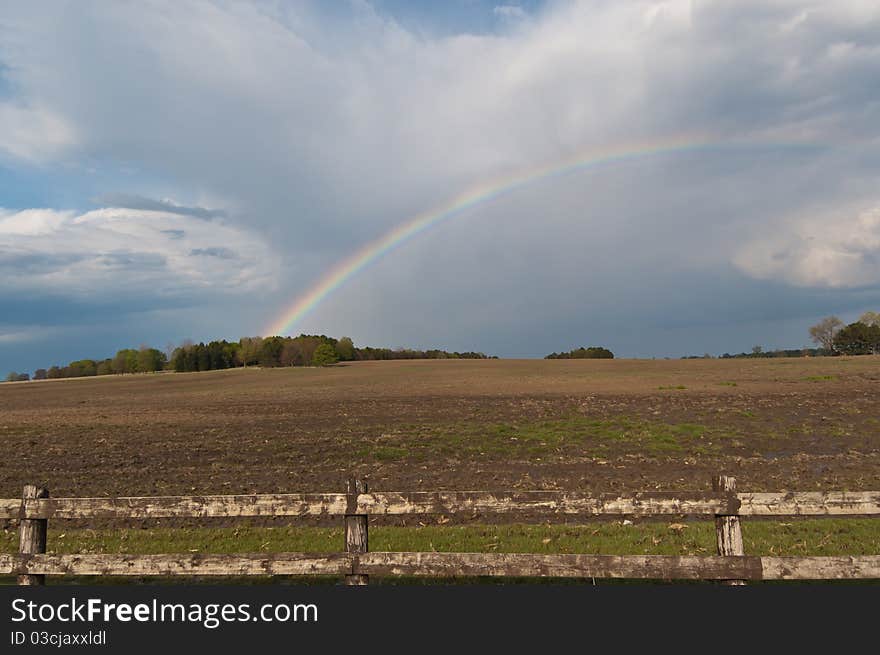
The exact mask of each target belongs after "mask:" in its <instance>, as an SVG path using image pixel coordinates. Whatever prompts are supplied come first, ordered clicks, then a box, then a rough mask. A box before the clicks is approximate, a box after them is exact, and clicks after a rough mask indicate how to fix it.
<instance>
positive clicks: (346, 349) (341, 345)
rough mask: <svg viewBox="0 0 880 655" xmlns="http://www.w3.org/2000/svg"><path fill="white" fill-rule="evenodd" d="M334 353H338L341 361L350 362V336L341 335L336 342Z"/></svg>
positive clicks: (351, 356)
mask: <svg viewBox="0 0 880 655" xmlns="http://www.w3.org/2000/svg"><path fill="white" fill-rule="evenodd" d="M336 354H337V355H339V361H341V362H350V361H352V360H353V359H354V342H353V341H352V340H351V337H342V338H341V339H340V340H339V341H337V342H336Z"/></svg>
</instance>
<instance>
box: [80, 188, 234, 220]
mask: <svg viewBox="0 0 880 655" xmlns="http://www.w3.org/2000/svg"><path fill="white" fill-rule="evenodd" d="M95 202H96V203H97V204H100V205H104V206H107V207H121V208H125V209H145V210H149V211H160V212H165V213H166V214H181V215H183V216H195V217H197V218H204V219H211V218H223V217H225V216H226V215H227V214H226V212H225V211H223V210H221V209H207V208H205V207H186V206H185V205H179V204H177V203H176V202H174V201H173V200H170V199H163V200H155V199H153V198H145V197H144V196H139V195H137V194H131V193H104V194H102V195H100V196H98V197H97V198H95Z"/></svg>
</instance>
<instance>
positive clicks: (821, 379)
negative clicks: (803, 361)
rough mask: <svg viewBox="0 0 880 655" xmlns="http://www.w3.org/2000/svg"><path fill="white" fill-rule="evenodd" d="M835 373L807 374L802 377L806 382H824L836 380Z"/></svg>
mask: <svg viewBox="0 0 880 655" xmlns="http://www.w3.org/2000/svg"><path fill="white" fill-rule="evenodd" d="M836 379H837V376H836V375H808V376H807V377H805V378H804V380H806V381H807V382H824V381H826V380H836Z"/></svg>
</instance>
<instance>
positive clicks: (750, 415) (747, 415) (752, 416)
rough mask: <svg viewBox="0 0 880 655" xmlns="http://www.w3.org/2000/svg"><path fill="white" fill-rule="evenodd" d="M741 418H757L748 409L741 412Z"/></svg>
mask: <svg viewBox="0 0 880 655" xmlns="http://www.w3.org/2000/svg"><path fill="white" fill-rule="evenodd" d="M739 413H740V416H745V417H746V418H755V413H754V412H753V411H751V410H748V409H741V410H739Z"/></svg>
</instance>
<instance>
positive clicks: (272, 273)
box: [0, 0, 880, 371]
mask: <svg viewBox="0 0 880 655" xmlns="http://www.w3.org/2000/svg"><path fill="white" fill-rule="evenodd" d="M877 79H880V6H878V5H877V3H876V2H873V1H869V0H844V1H842V2H836V3H833V4H832V3H825V2H798V1H794V0H785V1H782V0H780V1H771V2H767V1H764V0H762V1H757V0H755V1H752V0H744V1H741V2H726V1H725V2H722V1H710V2H700V3H691V2H689V1H686V0H667V1H663V2H659V1H654V0H644V1H637V2H606V1H597V0H583V1H577V0H571V1H566V0H554V1H553V2H549V3H538V2H520V3H515V2H510V3H499V2H482V1H479V0H455V1H452V2H444V3H434V2H424V3H417V2H404V1H403V0H375V1H374V2H368V1H366V0H358V1H352V2H339V3H331V4H328V3H323V2H290V3H272V2H254V3H245V2H236V3H231V2H214V3H207V2H206V3H198V4H196V3H177V2H156V3H150V4H149V5H145V4H130V5H128V4H125V5H124V4H112V5H107V4H106V3H99V2H75V3H74V2H57V3H53V4H51V5H50V6H49V8H48V9H47V7H46V6H42V7H39V8H35V7H33V6H32V5H31V4H30V3H17V4H9V5H5V6H4V8H3V11H2V12H0V276H2V277H0V279H2V282H0V307H2V313H0V370H4V371H6V370H25V371H33V369H34V368H36V367H39V366H48V365H51V364H56V363H57V364H64V363H66V362H67V361H70V360H72V359H78V358H81V357H95V358H101V357H107V356H110V355H112V354H113V352H115V350H116V349H118V348H121V347H126V346H138V345H140V344H149V345H153V346H157V347H160V348H165V347H166V346H168V345H173V344H175V343H179V342H180V341H182V340H184V339H194V340H208V339H212V338H227V339H237V338H238V337H240V336H243V335H253V334H261V333H263V332H264V331H265V330H266V328H267V326H269V325H270V324H272V323H274V322H275V321H276V319H277V318H278V317H279V316H280V315H281V314H282V313H283V312H284V310H285V308H287V307H289V306H290V305H292V304H293V303H294V301H295V300H296V299H297V298H298V297H299V296H300V295H301V294H303V293H306V292H307V291H308V290H309V289H310V288H311V287H312V286H313V285H314V284H315V283H316V282H317V281H319V280H320V279H322V277H323V276H324V275H326V274H327V272H328V271H330V270H332V269H333V267H334V266H336V265H337V264H338V263H339V262H340V261H342V260H344V259H345V258H346V257H348V256H350V255H351V254H352V253H353V252H355V251H357V250H358V249H359V248H361V247H363V246H364V245H365V244H366V243H368V242H369V241H371V240H373V239H376V238H378V237H380V236H381V235H382V234H384V233H386V232H387V231H388V230H391V229H393V228H394V227H395V226H397V225H400V224H402V223H405V222H406V221H408V220H409V219H411V218H412V217H413V216H415V215H417V214H419V213H421V212H424V211H429V210H431V209H432V208H435V207H438V206H441V205H442V204H444V203H445V202H446V201H448V200H449V199H450V198H454V197H456V196H457V195H459V194H461V193H462V192H464V191H467V190H469V189H473V188H475V187H479V186H480V185H483V184H485V183H488V182H489V181H491V180H494V179H498V178H499V177H504V176H510V175H517V174H522V173H527V172H528V171H531V170H538V169H541V168H543V167H547V166H553V165H554V163H558V162H562V161H565V160H566V159H567V158H569V157H571V156H572V155H573V154H574V153H590V152H597V153H598V152H605V151H609V150H615V149H620V148H621V147H622V144H635V145H634V146H633V148H632V149H633V150H635V151H639V150H640V149H641V150H645V151H647V150H648V149H647V148H646V147H645V145H644V144H651V143H658V142H666V141H677V142H684V143H689V142H717V143H735V144H738V145H737V147H735V148H714V149H713V148H707V149H699V150H689V151H659V152H651V153H646V154H644V155H643V156H636V157H631V158H628V159H627V160H626V161H624V162H618V163H615V164H613V165H606V166H598V167H592V168H589V169H585V170H583V171H580V172H577V173H572V174H570V175H566V176H563V177H559V178H553V179H549V180H546V181H543V182H540V183H537V184H533V185H529V186H527V187H524V188H523V189H521V190H519V191H517V192H515V193H512V194H508V195H506V196H504V197H503V198H500V199H498V200H496V201H492V202H487V203H483V204H480V205H477V206H475V207H473V208H471V209H469V210H468V211H466V212H464V213H463V214H462V215H461V216H459V217H457V218H455V219H454V220H451V221H448V222H445V223H443V224H442V225H438V226H436V227H435V228H434V229H432V230H430V231H429V232H427V233H425V234H424V235H422V236H420V237H418V238H416V239H413V240H412V241H410V242H409V243H407V244H406V245H405V246H404V247H401V248H399V249H397V250H395V251H394V252H392V253H391V254H389V255H388V256H386V257H384V258H382V259H381V260H379V261H377V262H375V263H374V264H373V265H372V266H370V267H369V268H367V269H366V270H365V271H364V272H363V273H361V274H359V275H357V276H355V277H354V278H352V279H351V280H349V281H348V282H347V283H346V284H345V285H343V286H342V288H340V289H339V290H338V291H336V292H335V293H333V294H331V295H330V296H329V297H328V298H326V299H325V300H324V301H323V302H322V303H321V304H320V305H319V306H318V307H317V308H316V309H315V311H313V312H312V313H311V314H309V315H308V316H306V317H305V318H304V319H303V321H302V322H301V324H298V325H296V326H294V327H293V330H294V331H295V332H297V333H298V332H300V331H304V332H320V333H326V334H332V335H337V336H341V335H350V336H351V337H353V338H354V340H355V342H356V343H358V344H369V345H376V346H389V347H397V346H410V347H443V348H449V349H458V350H471V349H476V350H483V351H485V352H488V353H492V354H497V355H501V356H530V357H531V356H542V355H544V354H546V353H548V352H550V351H558V350H563V349H564V350H567V349H570V348H572V347H576V346H580V345H585V346H586V345H605V346H607V347H610V348H612V349H613V350H614V351H615V352H616V353H617V354H618V355H621V356H639V357H651V356H657V357H663V356H679V355H685V354H702V353H703V352H710V353H714V354H720V353H723V352H727V351H729V352H734V351H740V350H748V349H749V348H751V347H752V346H753V345H756V344H761V345H763V346H764V347H765V348H774V347H799V346H802V345H806V344H808V337H807V328H808V327H809V325H811V324H812V323H814V322H815V321H816V320H817V319H818V318H820V317H822V316H825V315H828V314H831V313H836V314H838V315H839V316H841V317H842V318H844V319H845V320H848V321H849V320H854V319H855V318H856V317H857V316H858V315H859V314H860V313H861V312H863V311H866V310H869V309H870V310H875V311H876V310H878V309H880V193H878V191H877V189H878V188H880V185H878V183H877V179H878V172H880V86H878V85H877V84H876V81H877Z"/></svg>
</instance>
